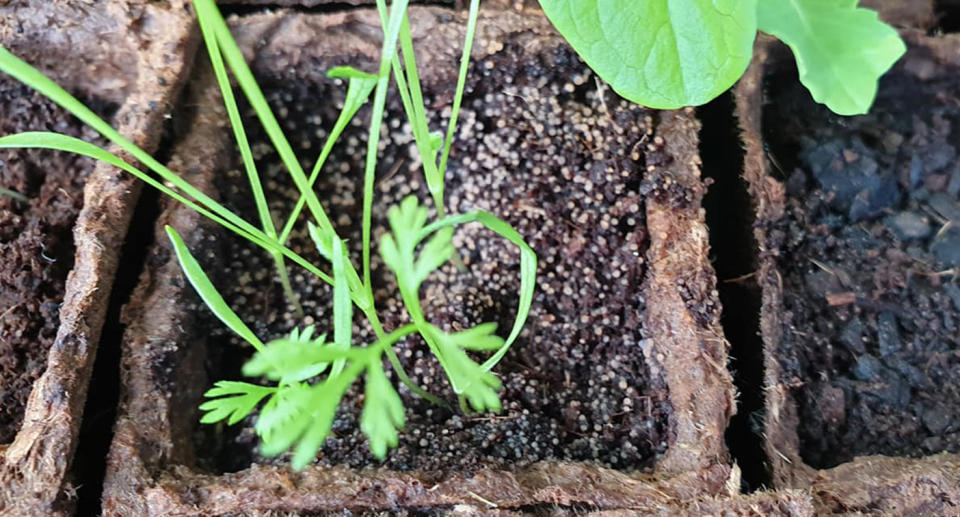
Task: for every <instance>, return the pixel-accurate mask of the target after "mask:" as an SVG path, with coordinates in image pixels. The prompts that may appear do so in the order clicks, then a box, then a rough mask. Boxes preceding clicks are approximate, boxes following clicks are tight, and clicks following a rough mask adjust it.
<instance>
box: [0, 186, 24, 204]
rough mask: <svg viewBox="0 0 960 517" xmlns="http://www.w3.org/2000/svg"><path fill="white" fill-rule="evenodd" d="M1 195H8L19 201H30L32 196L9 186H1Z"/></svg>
mask: <svg viewBox="0 0 960 517" xmlns="http://www.w3.org/2000/svg"><path fill="white" fill-rule="evenodd" d="M0 196H7V197H8V198H10V199H13V200H16V201H19V202H21V203H29V202H30V198H28V197H27V196H24V195H23V194H21V193H19V192H17V191H16V190H10V189H8V188H3V187H0Z"/></svg>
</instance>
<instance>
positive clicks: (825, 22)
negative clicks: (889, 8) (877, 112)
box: [758, 0, 907, 115]
mask: <svg viewBox="0 0 960 517" xmlns="http://www.w3.org/2000/svg"><path fill="white" fill-rule="evenodd" d="M758 20H759V26H760V30H761V31H763V32H766V33H768V34H772V35H774V36H776V37H777V38H779V39H780V40H782V41H783V42H784V43H786V44H787V45H789V46H790V48H791V49H792V50H793V54H794V56H795V57H796V60H797V69H798V70H799V73H800V82H802V83H803V84H804V86H806V87H807V89H809V90H810V93H811V94H812V95H813V98H814V100H816V101H817V102H819V103H822V104H826V105H827V107H828V108H830V109H831V110H833V111H834V112H836V113H838V114H840V115H859V114H863V113H866V112H867V111H869V110H870V106H871V105H872V104H873V100H874V98H876V96H877V88H878V84H877V83H878V81H879V79H880V76H882V75H883V74H885V73H886V72H887V71H888V70H890V67H892V66H893V65H894V63H896V62H897V60H899V59H900V57H902V56H903V54H904V53H905V52H906V50H907V47H906V45H904V43H903V40H901V39H900V35H899V34H898V33H897V31H896V29H894V28H893V27H891V26H889V25H887V24H885V23H883V22H882V21H880V19H879V18H878V17H877V13H876V12H875V11H871V10H870V9H864V8H859V7H857V0H762V1H761V2H759V4H758Z"/></svg>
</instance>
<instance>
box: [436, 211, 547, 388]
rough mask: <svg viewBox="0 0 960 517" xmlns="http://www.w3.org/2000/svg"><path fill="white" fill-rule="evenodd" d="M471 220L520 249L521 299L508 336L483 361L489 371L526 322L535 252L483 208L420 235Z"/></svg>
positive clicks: (533, 282) (534, 278)
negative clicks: (497, 348) (501, 344)
mask: <svg viewBox="0 0 960 517" xmlns="http://www.w3.org/2000/svg"><path fill="white" fill-rule="evenodd" d="M471 222H478V223H480V224H482V225H484V226H486V227H487V229H488V230H490V231H492V232H494V233H496V234H497V235H499V236H501V237H503V238H504V239H507V240H508V241H510V242H511V243H512V244H514V245H515V246H517V248H518V249H519V250H520V293H519V294H520V301H519V303H518V305H517V315H516V317H515V318H514V320H513V327H512V328H511V329H510V335H509V336H508V337H507V339H506V341H505V342H504V344H503V346H502V347H500V349H499V350H498V351H497V352H496V353H495V354H493V356H491V357H490V358H489V359H487V361H486V362H484V363H483V369H484V370H490V369H491V368H493V367H494V366H495V365H496V364H497V363H498V362H500V359H503V356H504V355H506V353H507V350H509V349H510V345H512V344H513V342H514V341H516V339H517V337H519V336H520V332H521V331H522V330H523V326H524V324H526V322H527V316H529V315H530V306H531V305H532V304H533V293H534V290H535V289H536V284H537V254H536V252H534V251H533V248H531V247H530V245H528V244H527V243H526V242H525V241H524V240H523V237H522V236H521V235H520V234H519V233H517V231H516V230H514V229H513V227H511V226H510V224H509V223H507V222H506V221H504V220H502V219H500V218H499V217H497V216H495V215H493V214H491V213H489V212H483V211H477V212H470V213H467V214H462V215H457V216H452V217H447V218H446V219H442V220H440V221H437V222H435V223H433V224H431V225H429V226H427V227H425V228H424V229H423V230H421V232H420V234H421V236H422V237H421V238H423V237H425V236H427V235H430V234H431V233H433V232H435V231H437V230H439V229H440V228H444V227H448V226H456V225H459V224H465V223H471Z"/></svg>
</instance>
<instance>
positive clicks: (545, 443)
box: [188, 44, 670, 473]
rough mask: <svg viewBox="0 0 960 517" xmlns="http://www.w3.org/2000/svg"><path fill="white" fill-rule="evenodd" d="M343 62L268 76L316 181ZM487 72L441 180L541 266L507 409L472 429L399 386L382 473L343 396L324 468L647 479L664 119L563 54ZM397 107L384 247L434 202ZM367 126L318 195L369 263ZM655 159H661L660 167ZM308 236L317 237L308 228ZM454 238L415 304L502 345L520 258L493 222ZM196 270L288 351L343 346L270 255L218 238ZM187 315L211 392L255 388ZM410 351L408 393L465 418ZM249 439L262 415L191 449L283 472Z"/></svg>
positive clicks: (662, 401)
mask: <svg viewBox="0 0 960 517" xmlns="http://www.w3.org/2000/svg"><path fill="white" fill-rule="evenodd" d="M339 64H344V63H316V67H309V68H311V70H310V71H309V72H307V71H303V72H297V73H293V72H291V75H289V76H284V77H276V76H272V75H271V76H264V77H260V81H261V84H262V85H264V88H265V91H266V92H267V95H268V98H269V100H270V102H271V104H272V106H273V108H274V110H275V112H276V113H277V114H278V117H279V118H280V119H281V124H282V125H283V126H284V128H285V129H286V130H287V132H288V135H289V137H290V140H291V143H292V145H293V146H294V148H295V149H296V150H297V152H298V153H299V154H300V156H302V157H308V158H309V159H308V160H304V161H303V163H304V166H305V167H306V170H308V171H309V170H310V168H311V167H312V165H313V164H312V162H311V161H310V160H312V159H313V158H312V157H315V156H317V155H318V152H319V146H320V145H321V143H322V141H323V138H325V137H326V135H327V132H328V130H329V129H330V128H331V127H332V123H333V121H334V119H335V117H336V111H335V110H334V107H333V106H332V105H331V104H332V102H330V101H328V100H327V99H338V102H339V99H342V98H343V87H342V85H336V86H335V85H334V84H333V83H332V82H331V81H330V80H325V79H322V75H320V74H321V73H322V71H323V70H326V69H327V68H329V67H330V66H333V65H339ZM351 64H352V65H354V66H356V65H357V63H351ZM301 68H307V67H301ZM317 70H319V72H318V71H317ZM473 71H474V73H473V74H472V75H471V77H473V79H472V80H471V81H470V82H469V85H468V89H467V96H466V98H465V101H464V110H463V112H462V113H461V117H460V123H459V129H458V131H457V133H458V136H457V140H456V144H455V145H454V149H453V152H452V155H451V164H450V168H449V170H448V173H447V206H448V210H449V211H450V212H451V213H463V212H467V211H471V210H475V209H484V210H488V211H490V212H493V213H494V214H497V215H498V216H500V217H502V218H504V219H505V220H507V221H508V222H509V223H510V224H512V225H513V226H514V227H515V228H516V229H517V230H518V231H519V232H520V234H521V235H523V236H524V238H525V239H526V240H527V242H528V243H530V245H531V246H533V248H534V249H535V250H536V251H537V252H538V254H539V259H540V263H539V271H538V286H537V292H536V295H535V298H534V302H533V308H532V310H531V313H530V317H529V320H528V322H527V325H526V327H525V330H524V331H523V333H522V335H521V337H520V339H519V340H518V341H517V342H516V343H515V344H514V345H513V347H512V348H511V350H510V352H509V353H508V354H507V356H506V357H505V358H504V360H503V361H502V362H501V363H500V364H499V365H498V366H497V367H496V369H495V371H496V373H497V374H498V375H499V377H500V378H501V380H502V381H503V390H502V391H501V393H500V396H501V399H502V401H503V407H504V409H503V411H502V412H501V413H499V414H463V413H461V412H459V411H457V410H450V409H447V408H443V407H439V406H435V405H432V404H430V403H429V402H427V401H425V400H423V399H420V398H418V397H416V396H414V395H412V394H411V393H410V392H409V391H408V390H407V389H406V388H401V389H400V393H401V396H402V398H403V401H404V404H405V406H406V417H407V423H406V427H405V429H404V430H403V431H402V433H401V436H400V444H399V447H398V448H397V449H396V450H394V451H392V452H390V453H389V455H388V458H387V459H386V461H385V462H383V463H380V462H378V461H376V460H374V459H373V458H372V456H371V455H370V454H369V452H368V449H367V444H366V439H365V438H364V436H363V435H362V434H361V433H360V431H359V426H358V417H359V414H360V410H361V407H362V398H361V396H360V394H359V391H358V389H357V388H359V387H361V386H360V385H358V386H355V387H354V389H353V390H351V391H349V392H348V393H347V395H346V396H345V398H344V400H343V403H342V405H341V409H340V412H339V416H338V418H337V420H336V422H335V423H334V426H333V435H332V437H331V438H330V439H328V440H327V442H326V444H325V446H324V448H323V449H322V451H321V453H320V455H319V459H318V461H319V462H320V463H322V464H331V465H334V464H335V465H348V466H351V467H358V468H359V467H364V466H377V465H382V466H385V467H387V468H390V469H394V470H410V469H418V470H425V471H447V470H455V471H459V472H466V473H469V472H471V471H475V470H476V469H478V468H481V467H505V466H510V465H515V466H519V465H523V464H528V463H530V462H533V461H538V460H577V461H589V462H595V463H598V464H602V465H607V466H610V467H614V468H618V469H624V470H641V469H645V468H648V467H650V466H651V465H652V463H653V462H654V461H655V459H656V458H657V456H658V455H659V454H661V453H662V452H663V451H664V450H665V449H666V441H667V438H668V436H667V427H666V426H667V421H668V417H669V411H670V408H669V404H668V402H667V392H666V389H665V386H664V384H663V382H664V381H663V379H662V378H661V375H660V374H659V373H658V372H656V371H653V372H651V371H650V370H649V369H648V367H647V365H646V363H645V361H644V359H643V353H642V348H641V347H642V346H644V335H643V329H642V323H641V317H642V314H643V311H644V307H645V301H644V297H643V294H642V290H641V285H642V282H643V279H644V275H645V271H646V268H645V265H644V259H643V257H644V251H645V249H646V246H647V236H646V232H645V224H644V197H643V195H644V194H643V192H644V191H645V186H644V184H643V182H642V176H643V171H644V169H645V160H646V154H647V153H651V152H652V153H656V152H657V150H658V149H657V146H656V145H654V144H653V141H654V140H655V138H654V135H653V130H654V121H653V112H650V111H647V110H645V109H643V108H640V107H638V106H636V105H633V104H630V103H627V102H625V101H622V100H620V99H619V98H618V97H616V96H615V95H613V94H612V93H611V92H603V91H601V90H598V86H597V83H596V82H595V81H594V78H593V76H592V75H591V74H590V72H589V69H588V68H586V66H585V65H584V64H582V63H581V62H580V61H579V60H578V59H577V58H576V56H575V54H573V52H572V51H570V50H566V49H556V50H551V51H548V52H544V53H542V54H538V55H529V53H525V51H524V50H523V48H521V47H520V46H519V45H511V44H507V46H506V48H505V49H504V50H503V51H501V52H499V53H497V54H495V55H494V56H493V57H490V58H488V59H486V60H485V61H482V62H475V63H474V65H473ZM442 84H443V85H444V86H443V87H442V88H439V89H433V88H431V87H429V86H428V87H427V90H426V91H427V106H428V109H431V110H434V113H433V114H432V126H431V127H432V128H434V129H436V128H440V127H445V120H446V117H447V116H449V110H446V111H443V109H444V108H445V107H446V106H449V105H450V102H451V98H452V94H453V87H454V85H455V80H453V79H450V80H446V79H445V80H444V81H442ZM388 104H390V106H389V107H388V113H387V117H386V119H385V120H386V122H385V126H386V127H387V129H388V131H387V133H388V134H385V137H386V141H385V143H384V144H383V145H382V146H381V148H382V151H381V159H380V162H379V165H378V171H377V184H376V199H375V201H374V210H373V214H374V242H376V241H377V240H378V238H379V236H380V235H382V234H383V230H384V228H386V227H387V222H386V217H385V216H386V213H387V209H388V207H390V206H392V205H394V204H397V203H398V202H399V201H400V200H401V199H403V198H404V197H406V196H407V195H410V194H417V195H418V196H419V197H420V199H421V200H422V201H421V202H422V203H424V204H431V205H432V203H429V202H428V201H427V200H428V199H429V194H428V193H427V190H426V188H425V185H424V181H423V179H422V172H421V171H420V169H419V167H418V166H419V162H418V158H417V157H416V156H417V154H416V152H415V150H414V147H413V143H412V137H411V136H410V132H409V129H408V127H407V126H406V124H405V121H406V119H405V117H404V114H403V112H402V110H401V109H399V103H398V102H396V101H391V103H388ZM438 112H439V113H442V115H441V116H437V113H438ZM368 119H369V111H368V110H364V111H361V113H360V115H359V116H358V117H357V119H356V120H355V121H354V124H353V125H352V126H350V128H349V129H348V130H347V132H346V133H345V134H344V135H343V137H342V138H341V140H340V143H339V144H338V146H337V149H336V151H335V152H334V154H333V156H332V157H331V158H330V160H329V161H328V163H327V166H326V168H325V172H324V173H323V176H322V179H321V181H320V182H319V185H318V187H317V189H316V190H317V192H319V193H320V195H321V200H322V201H323V202H324V205H325V207H326V209H327V211H328V213H329V214H330V217H331V219H332V220H333V222H334V223H335V225H336V226H337V228H338V231H339V232H340V235H341V236H343V237H346V238H348V239H349V242H350V244H351V246H352V248H353V254H354V262H355V263H357V264H359V256H360V253H359V243H360V242H361V237H360V208H361V203H362V175H363V174H362V171H363V160H364V150H365V145H366V144H365V142H366V125H367V120H368ZM401 121H402V122H401ZM248 122H250V124H249V125H248V127H249V128H255V127H259V126H258V125H257V124H256V123H255V121H254V119H253V117H252V116H250V115H249V114H248ZM251 141H253V142H256V143H255V144H254V145H253V149H254V152H255V155H256V157H257V160H258V164H259V169H260V171H261V172H262V174H264V175H265V176H267V177H268V178H269V179H268V180H267V181H266V182H265V183H266V186H267V188H268V190H269V191H270V192H269V193H268V197H270V199H271V203H272V205H273V210H274V213H275V214H289V211H290V207H291V206H292V203H293V202H294V201H295V199H296V195H295V194H294V190H293V189H292V188H291V186H290V182H289V180H287V179H286V172H285V171H284V170H283V169H282V168H281V166H280V162H279V159H278V158H277V156H276V154H275V153H274V152H273V151H272V148H271V147H270V146H269V145H268V144H266V143H264V142H265V141H266V140H265V137H264V135H263V134H262V133H260V132H257V131H253V132H252V133H251ZM648 146H652V147H648ZM657 159H659V160H662V159H665V158H663V156H662V153H660V154H658V157H657ZM221 178H222V179H221V180H220V184H219V187H218V189H219V191H220V194H221V195H222V196H223V197H224V198H225V199H226V202H227V204H228V205H229V206H230V207H232V208H233V209H235V210H237V211H239V212H241V213H243V214H245V215H246V216H247V218H248V220H256V218H255V217H256V216H255V211H254V208H253V206H252V205H251V202H250V201H249V200H250V199H251V196H250V194H249V189H248V188H247V187H246V186H245V185H246V179H245V174H244V173H242V172H241V167H240V166H239V162H235V163H234V164H233V169H232V170H231V171H230V172H229V173H226V174H223V175H221ZM299 226H300V228H301V230H303V227H304V226H305V223H304V222H303V221H301V224H300V225H299ZM454 239H455V243H456V245H457V246H458V250H459V251H458V253H459V258H460V260H461V261H462V266H463V267H462V269H460V268H458V267H457V266H456V265H455V264H454V263H452V262H451V263H449V264H447V265H445V266H444V267H443V268H441V270H439V271H438V272H436V273H434V275H433V276H432V277H431V279H430V280H428V282H427V283H426V284H425V285H424V287H423V288H422V289H421V299H422V300H423V303H424V307H425V312H426V314H427V317H428V319H430V320H431V321H432V322H433V323H434V324H437V325H439V326H440V327H442V328H444V329H447V330H460V329H466V328H469V327H472V326H473V325H476V324H478V323H481V322H487V321H494V322H497V323H498V324H499V329H500V330H499V333H500V334H501V335H506V333H507V332H508V331H509V328H510V325H511V324H512V321H513V317H514V314H515V310H516V307H517V299H518V294H517V293H518V288H519V276H518V273H519V256H518V253H517V252H516V250H515V249H514V247H513V246H512V245H510V244H508V243H507V242H506V241H503V240H502V239H500V238H499V237H498V236H496V235H495V234H492V233H490V232H488V231H486V230H485V229H483V228H482V227H480V226H479V225H467V226H463V227H461V228H459V229H458V230H457V232H456V234H455V237H454ZM290 244H291V246H292V247H293V248H294V249H295V250H296V251H298V253H301V254H303V255H304V256H306V257H309V258H310V259H312V260H314V261H315V263H318V264H322V263H323V262H322V261H321V259H320V258H319V256H318V254H317V253H316V251H315V250H314V249H313V246H312V244H311V243H310V241H309V238H308V236H307V235H306V234H305V232H304V231H299V232H298V233H295V234H294V235H293V237H292V238H291V243H290ZM374 249H375V250H376V248H374ZM198 258H199V259H200V260H201V262H202V263H204V264H205V267H206V269H207V270H208V271H210V272H216V276H215V282H216V283H217V285H218V287H219V288H221V289H222V292H223V294H224V296H225V298H226V299H227V300H228V302H229V303H230V304H231V306H233V307H234V308H235V309H237V310H238V312H239V314H240V316H241V317H242V318H243V319H244V321H246V322H248V323H249V324H251V326H252V328H254V330H255V332H256V333H257V334H258V335H259V336H261V337H262V338H266V339H270V338H276V337H280V336H282V335H284V334H286V333H288V332H289V331H290V330H291V329H292V328H294V326H295V325H298V324H299V325H300V326H301V327H302V326H305V325H308V324H316V325H317V327H318V331H319V332H329V331H330V326H329V325H330V319H331V310H330V304H329V300H330V299H331V289H330V288H329V287H328V286H327V285H325V284H322V283H320V282H319V281H318V280H316V279H314V278H312V277H311V276H310V275H308V274H303V273H302V272H301V271H299V270H291V271H293V273H292V283H293V286H294V289H295V290H296V291H297V293H298V294H299V295H300V297H301V301H302V303H303V307H304V310H305V312H306V314H307V316H306V318H305V319H303V320H300V321H298V319H297V318H296V317H295V315H294V314H293V312H292V310H291V309H290V308H289V305H288V304H287V303H286V302H285V300H284V297H283V294H282V290H281V288H280V286H279V284H278V283H277V282H276V281H275V280H274V278H275V276H276V275H275V273H274V271H273V265H272V261H271V259H269V258H268V257H267V256H266V255H265V254H264V253H263V252H262V251H260V250H258V249H256V248H254V247H253V246H252V245H250V244H248V243H246V242H242V241H239V240H237V239H234V238H232V237H229V236H221V237H219V238H217V240H216V241H215V242H210V243H209V247H208V248H207V249H206V250H205V251H204V252H202V253H201V254H200V256H199V257H198ZM373 269H374V273H373V274H374V278H375V284H376V299H377V306H378V308H379V309H380V313H381V314H382V315H383V316H382V317H383V320H384V326H385V327H386V329H388V330H389V329H392V328H396V327H398V326H400V325H402V324H405V323H406V322H407V321H408V317H407V316H406V313H405V312H404V310H403V308H402V304H401V302H400V300H399V297H398V295H397V294H396V293H397V289H396V285H395V281H394V278H393V276H392V274H390V273H389V272H387V271H386V268H385V266H384V265H383V264H382V262H381V261H380V260H379V257H377V255H376V252H375V255H374V261H373ZM188 310H192V311H195V313H196V314H198V315H200V316H199V319H200V320H201V321H198V322H197V335H198V336H212V338H211V339H210V340H209V342H208V346H209V355H208V361H207V370H208V374H209V382H213V381H215V380H221V379H239V378H241V376H240V373H239V370H240V366H241V365H242V363H243V362H244V361H245V360H246V358H248V357H249V354H250V350H249V347H247V346H245V345H243V344H241V343H240V342H239V340H238V339H236V338H234V337H232V336H230V335H229V332H228V331H226V330H225V329H224V328H223V327H222V325H221V324H220V323H219V322H218V321H216V320H214V319H213V317H212V316H210V315H209V311H208V310H207V309H206V308H205V307H203V306H202V305H199V304H198V305H196V306H195V307H189V308H188ZM370 336H371V333H370V332H369V330H368V328H367V327H366V325H365V324H361V322H360V321H359V320H358V321H357V330H356V331H355V333H354V340H355V342H369V341H370V340H371V337H370ZM361 340H363V341H361ZM397 351H398V354H399V356H400V358H401V362H402V363H403V365H404V368H405V369H406V371H407V372H408V373H409V374H410V376H411V377H412V379H413V380H414V382H416V383H417V384H419V385H420V386H423V387H425V388H426V389H427V390H429V391H430V392H431V393H433V394H435V395H437V396H440V397H441V398H442V399H444V400H446V401H449V402H451V403H452V404H453V405H454V406H455V405H456V397H455V395H454V394H453V392H452V390H451V389H450V387H449V384H448V382H447V380H446V379H445V377H444V375H443V372H442V371H441V369H440V368H439V365H438V364H437V363H436V361H435V360H434V359H433V358H432V356H430V354H429V352H428V351H427V349H426V346H425V344H424V343H423V342H422V341H421V340H420V339H419V338H415V339H413V338H408V339H407V340H406V341H405V342H401V343H400V344H398V346H397ZM478 359H479V358H478ZM389 371H390V370H389V368H388V372H389ZM247 380H249V379H247ZM394 382H395V383H396V381H395V378H394ZM252 424H253V419H252V418H248V419H247V420H246V421H244V422H242V423H241V424H238V426H237V427H236V428H227V429H224V428H222V427H219V428H218V427H215V426H200V427H199V428H198V430H197V433H196V434H195V437H196V446H197V450H198V451H199V453H198V454H199V456H200V459H199V463H200V466H201V467H204V468H207V469H209V470H212V471H219V472H224V471H235V470H239V469H242V468H245V467H247V466H249V465H250V464H251V463H252V462H267V461H270V460H268V459H266V458H262V457H260V456H258V455H257V452H256V449H257V440H256V437H255V436H254V434H253V430H252Z"/></svg>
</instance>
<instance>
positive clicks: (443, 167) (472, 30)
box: [437, 0, 480, 214]
mask: <svg viewBox="0 0 960 517" xmlns="http://www.w3.org/2000/svg"><path fill="white" fill-rule="evenodd" d="M479 14H480V0H470V11H469V14H467V31H466V34H465V35H464V38H463V53H462V54H461V55H460V71H459V73H458V75H457V91H456V93H455V94H454V96H453V108H452V110H451V111H450V122H449V123H448V124H447V137H446V138H445V139H444V141H443V153H442V154H441V155H440V165H439V166H438V167H437V168H438V169H439V170H440V177H441V178H442V177H444V176H445V175H446V171H447V160H448V159H449V158H450V149H451V148H452V146H453V139H454V136H455V135H456V131H457V119H458V118H459V116H460V106H461V105H462V104H463V93H464V90H465V89H466V85H467V71H468V70H469V68H470V52H471V50H472V49H473V40H474V36H475V34H476V32H477V18H478V17H479ZM440 213H441V214H442V213H443V212H440Z"/></svg>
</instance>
